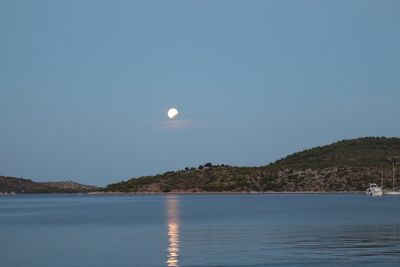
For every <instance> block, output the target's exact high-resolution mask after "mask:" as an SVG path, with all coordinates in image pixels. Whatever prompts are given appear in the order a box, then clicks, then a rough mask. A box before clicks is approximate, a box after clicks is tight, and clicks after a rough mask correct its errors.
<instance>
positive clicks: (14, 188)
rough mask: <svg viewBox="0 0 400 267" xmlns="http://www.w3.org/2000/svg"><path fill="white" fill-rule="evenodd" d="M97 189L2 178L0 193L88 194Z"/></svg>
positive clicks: (61, 183)
mask: <svg viewBox="0 0 400 267" xmlns="http://www.w3.org/2000/svg"><path fill="white" fill-rule="evenodd" d="M97 189H98V188H97V187H95V186H89V185H82V184H78V183H74V182H69V181H67V182H45V183H37V182H33V181H32V180H29V179H23V178H16V177H8V176H0V193H10V192H15V193H86V192H91V191H95V190H97Z"/></svg>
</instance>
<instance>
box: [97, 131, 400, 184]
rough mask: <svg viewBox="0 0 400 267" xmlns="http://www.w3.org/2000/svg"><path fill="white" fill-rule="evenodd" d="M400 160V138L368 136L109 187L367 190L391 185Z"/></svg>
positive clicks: (165, 174) (132, 180)
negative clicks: (261, 162)
mask: <svg viewBox="0 0 400 267" xmlns="http://www.w3.org/2000/svg"><path fill="white" fill-rule="evenodd" d="M392 161H400V138H385V137H366V138H359V139H352V140H343V141H340V142H337V143H334V144H331V145H327V146H322V147H316V148H312V149H308V150H305V151H302V152H298V153H294V154H292V155H289V156H287V157H285V158H283V159H280V160H278V161H276V162H274V163H271V164H269V165H266V166H261V167H235V166H228V165H223V164H222V165H213V164H211V163H207V164H204V165H201V166H199V167H196V168H194V167H192V168H189V167H186V168H185V169H183V170H178V171H170V172H166V173H164V174H158V175H155V176H145V177H139V178H133V179H130V180H128V181H123V182H119V183H115V184H110V185H108V186H107V187H106V189H105V190H106V191H112V192H222V191H230V192H243V191H257V192H266V191H275V192H282V191H289V192H295V191H322V192H335V191H364V190H365V188H366V187H367V185H368V183H370V182H376V183H380V181H381V176H382V175H381V174H382V170H383V177H384V183H385V186H390V185H391V175H392V172H391V171H392V169H391V166H392V165H391V162H392Z"/></svg>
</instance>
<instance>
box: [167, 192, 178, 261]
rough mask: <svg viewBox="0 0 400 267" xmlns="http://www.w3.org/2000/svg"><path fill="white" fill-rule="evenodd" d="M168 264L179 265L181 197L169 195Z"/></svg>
mask: <svg viewBox="0 0 400 267" xmlns="http://www.w3.org/2000/svg"><path fill="white" fill-rule="evenodd" d="M167 225H168V248H167V266H168V267H179V198H178V197H176V196H168V197H167Z"/></svg>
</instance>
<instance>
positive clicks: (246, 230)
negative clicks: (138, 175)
mask: <svg viewBox="0 0 400 267" xmlns="http://www.w3.org/2000/svg"><path fill="white" fill-rule="evenodd" d="M399 204H400V197H383V198H367V197H365V196H363V195H340V194H338V195H298V194H293V195H291V194H285V195H179V196H174V195H168V196H153V195H152V196H78V195H16V196H0V266H2V267H3V266H4V267H6V266H7V267H8V266H10V267H14V266H30V267H39V266H40V267H44V266H77V267H78V266H98V267H102V266H107V267H109V266H116V267H118V266H140V267H147V266H148V267H157V266H167V267H168V266H170V267H178V266H182V267H183V266H192V267H194V266H196V267H197V266H198V267H200V266H201V267H211V266H215V267H217V266H282V267H283V266H300V267H301V266H332V267H333V266H335V267H336V266H363V267H368V266H374V267H377V266H399V264H400V212H399Z"/></svg>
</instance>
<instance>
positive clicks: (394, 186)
mask: <svg viewBox="0 0 400 267" xmlns="http://www.w3.org/2000/svg"><path fill="white" fill-rule="evenodd" d="M392 169H393V177H392V179H393V190H394V189H396V179H395V173H394V172H395V170H394V161H392Z"/></svg>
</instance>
